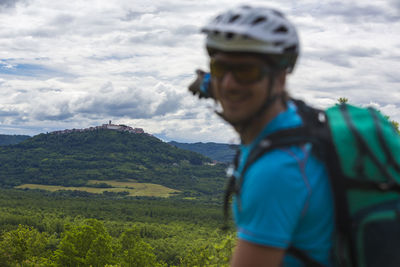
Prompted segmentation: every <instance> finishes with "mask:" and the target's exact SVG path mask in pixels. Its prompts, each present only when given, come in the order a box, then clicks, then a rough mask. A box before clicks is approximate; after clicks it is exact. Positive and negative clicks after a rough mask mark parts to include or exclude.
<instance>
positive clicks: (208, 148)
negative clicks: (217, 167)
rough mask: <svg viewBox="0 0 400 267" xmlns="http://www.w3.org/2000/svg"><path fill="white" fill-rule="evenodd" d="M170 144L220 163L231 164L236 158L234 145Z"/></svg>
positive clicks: (173, 142)
mask: <svg viewBox="0 0 400 267" xmlns="http://www.w3.org/2000/svg"><path fill="white" fill-rule="evenodd" d="M169 144H171V145H173V146H175V147H178V148H181V149H185V150H190V151H193V152H197V153H200V154H202V155H204V156H206V157H209V158H211V159H213V160H215V161H218V162H225V163H231V162H232V160H233V157H234V156H235V152H236V150H235V149H236V147H235V146H234V145H228V144H219V143H213V142H210V143H193V144H188V143H178V142H175V141H172V142H169Z"/></svg>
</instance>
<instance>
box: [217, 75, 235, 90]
mask: <svg viewBox="0 0 400 267" xmlns="http://www.w3.org/2000/svg"><path fill="white" fill-rule="evenodd" d="M220 84H221V87H223V88H226V89H227V88H233V87H236V86H237V82H236V80H235V77H234V76H233V74H232V72H230V71H227V72H226V73H225V75H224V77H222V79H221V83H220Z"/></svg>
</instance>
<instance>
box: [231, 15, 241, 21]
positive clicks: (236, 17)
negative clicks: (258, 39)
mask: <svg viewBox="0 0 400 267" xmlns="http://www.w3.org/2000/svg"><path fill="white" fill-rule="evenodd" d="M238 18H240V15H235V16H233V17H231V18H230V20H229V23H233V22H235V21H236V20H237V19H238Z"/></svg>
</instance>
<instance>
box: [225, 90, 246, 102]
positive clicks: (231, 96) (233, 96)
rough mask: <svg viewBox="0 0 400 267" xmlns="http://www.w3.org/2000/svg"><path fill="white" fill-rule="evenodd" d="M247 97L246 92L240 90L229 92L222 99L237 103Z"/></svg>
mask: <svg viewBox="0 0 400 267" xmlns="http://www.w3.org/2000/svg"><path fill="white" fill-rule="evenodd" d="M248 98H249V95H248V94H244V93H242V92H229V93H226V94H225V95H224V99H225V100H226V101H228V102H232V103H237V102H243V101H245V100H247V99H248Z"/></svg>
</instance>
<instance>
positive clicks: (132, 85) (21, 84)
mask: <svg viewBox="0 0 400 267" xmlns="http://www.w3.org/2000/svg"><path fill="white" fill-rule="evenodd" d="M239 3H242V1H239V0H221V1H217V0H212V1H207V2H195V1H189V0H168V1H167V0H158V1H153V2H152V3H151V4H150V5H149V4H148V3H147V2H146V3H145V2H143V1H131V0H117V1H106V0H102V1H100V0H88V1H78V0H71V1H50V0H29V1H27V0H21V1H5V0H0V25H2V27H0V123H1V126H0V133H24V134H26V133H29V134H37V133H40V132H46V131H50V130H58V129H64V128H79V127H89V126H93V125H99V124H102V123H105V122H108V120H110V119H111V120H113V121H114V122H119V123H124V124H132V125H134V126H135V127H143V128H144V129H145V130H146V131H148V132H150V133H155V134H159V135H162V136H164V137H165V138H168V139H172V140H177V141H192V142H195V141H219V142H223V141H224V142H230V141H231V140H234V139H235V138H236V134H234V132H233V131H232V129H231V128H230V127H229V126H228V125H226V124H225V123H224V122H223V121H222V120H221V119H220V118H218V116H216V115H215V114H213V112H212V108H208V107H207V106H209V105H212V104H211V103H210V102H207V101H206V102H204V101H197V100H196V99H195V98H193V97H192V96H191V95H190V94H189V93H188V92H187V89H186V87H187V85H188V84H189V83H190V82H191V79H193V78H194V70H195V69H197V68H199V67H200V68H203V69H207V61H208V59H207V57H206V53H205V50H204V47H203V41H204V36H202V35H201V34H200V33H199V28H200V27H201V26H202V25H203V24H204V23H206V22H207V21H208V20H209V19H210V18H211V17H212V16H214V15H215V14H216V13H217V12H218V11H221V10H224V9H225V8H226V7H229V6H234V5H237V4H239ZM254 3H255V4H264V5H265V1H262V0H258V1H254ZM269 4H270V6H272V7H275V8H280V9H282V10H283V11H284V12H285V13H287V14H288V17H289V18H290V19H291V20H293V21H294V22H295V24H296V25H298V27H299V31H300V36H301V42H302V47H303V48H302V55H301V57H300V60H299V66H298V67H297V68H296V70H295V73H294V74H293V75H291V77H289V82H288V84H289V89H290V92H291V93H292V94H293V95H294V96H297V97H302V98H303V99H306V100H308V101H309V102H310V103H312V104H315V105H317V106H319V107H326V106H328V105H330V104H333V103H335V102H336V99H337V98H338V97H347V98H349V99H350V100H351V102H353V103H356V104H360V105H363V104H366V103H370V102H371V101H372V102H374V103H377V104H378V105H379V107H381V108H382V110H383V111H384V112H388V115H389V116H391V117H392V118H393V119H395V120H398V121H400V114H399V110H400V107H399V105H400V95H399V93H398V92H397V91H398V90H397V88H398V87H399V83H400V80H399V77H400V76H399V72H398V69H400V63H399V62H400V60H399V59H400V54H399V53H398V52H397V51H398V50H399V48H400V47H399V46H400V41H399V38H398V36H400V19H399V10H400V9H399V7H400V6H399V4H398V1H394V0H393V1H391V0H374V1H372V2H368V3H366V2H365V1H363V0H356V1H351V2H349V1H345V0H341V1H330V0H329V1H324V2H320V1H317V0H304V1H301V3H300V2H298V1H292V0H286V1H278V0H271V1H269ZM389 113H390V114H389ZM12 131H14V132H12Z"/></svg>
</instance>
